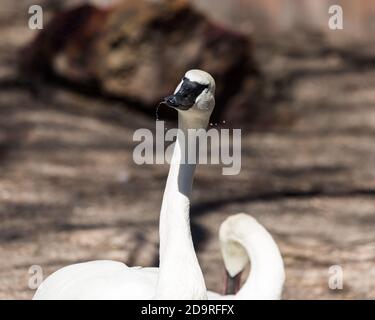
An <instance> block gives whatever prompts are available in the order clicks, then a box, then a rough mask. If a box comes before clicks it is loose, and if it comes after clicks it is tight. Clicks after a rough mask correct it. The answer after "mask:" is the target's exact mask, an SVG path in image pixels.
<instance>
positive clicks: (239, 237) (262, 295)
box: [209, 213, 285, 300]
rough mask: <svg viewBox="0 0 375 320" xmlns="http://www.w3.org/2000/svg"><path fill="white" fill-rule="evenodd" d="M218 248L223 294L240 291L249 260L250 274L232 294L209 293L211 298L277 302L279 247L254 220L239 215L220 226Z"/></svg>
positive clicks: (281, 280)
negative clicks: (224, 278)
mask: <svg viewBox="0 0 375 320" xmlns="http://www.w3.org/2000/svg"><path fill="white" fill-rule="evenodd" d="M219 237H220V246H221V252H222V255H223V259H224V265H225V269H226V272H227V283H226V291H227V292H231V293H235V292H236V291H237V290H238V289H239V280H240V276H241V273H242V271H243V269H244V268H245V266H246V265H247V263H248V262H249V260H250V261H251V272H250V275H249V277H248V278H247V280H246V282H245V283H244V285H243V286H242V288H241V289H240V290H239V291H238V293H237V294H235V295H223V296H222V295H219V294H217V293H209V298H210V299H248V300H278V299H280V298H281V293H282V290H283V285H284V281H285V271H284V263H283V260H282V257H281V254H280V251H279V248H278V246H277V244H276V243H275V241H274V240H273V238H272V237H271V235H270V234H269V233H268V232H267V230H266V229H265V228H264V227H263V226H262V225H260V224H259V223H258V222H257V221H256V220H255V219H254V218H253V217H251V216H249V215H246V214H244V213H239V214H236V215H234V216H231V217H229V218H227V219H226V220H225V221H224V222H223V223H222V224H221V226H220V232H219Z"/></svg>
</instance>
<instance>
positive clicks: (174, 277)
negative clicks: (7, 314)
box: [34, 70, 215, 299]
mask: <svg viewBox="0 0 375 320" xmlns="http://www.w3.org/2000/svg"><path fill="white" fill-rule="evenodd" d="M214 94H215V81H214V79H213V78H212V76H211V75H210V74H208V73H207V72H204V71H201V70H190V71H188V72H187V73H186V74H185V76H184V78H183V79H182V81H181V82H180V84H179V85H178V87H177V88H176V90H175V92H174V94H173V95H171V96H169V97H167V98H165V103H166V104H167V105H169V106H170V107H173V108H175V109H176V110H177V111H178V126H179V129H180V130H179V132H178V134H177V139H176V143H175V147H174V151H173V155H172V159H171V164H170V169H169V174H168V179H167V183H166V187H165V191H164V196H163V202H162V207H161V212H160V226H159V233H160V266H159V269H157V268H141V267H133V268H130V267H128V266H126V265H125V264H123V263H121V262H116V261H91V262H85V263H78V264H74V265H70V266H67V267H65V268H62V269H60V270H58V271H56V272H55V273H53V274H52V275H50V276H49V277H48V278H47V279H46V280H45V281H44V282H43V283H42V284H41V285H40V286H39V288H38V290H37V291H36V293H35V295H34V299H153V298H156V299H206V298H207V290H206V286H205V282H204V279H203V275H202V271H201V269H200V266H199V263H198V260H197V256H196V254H195V250H194V247H193V242H192V237H191V232H190V220H189V206H190V200H189V197H190V193H191V188H192V182H193V176H194V171H195V164H189V163H188V161H186V159H187V152H185V151H186V150H187V149H186V148H192V147H194V148H195V143H194V146H192V145H191V146H189V145H188V143H186V144H185V139H184V137H187V132H188V130H189V129H206V128H207V126H208V122H209V118H210V115H211V113H212V110H213V108H214V106H215V98H214ZM187 140H188V141H189V143H192V144H193V141H192V140H191V139H187Z"/></svg>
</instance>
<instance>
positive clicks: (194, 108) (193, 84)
mask: <svg viewBox="0 0 375 320" xmlns="http://www.w3.org/2000/svg"><path fill="white" fill-rule="evenodd" d="M164 103H166V104H167V105H168V106H169V107H171V108H175V109H176V110H178V111H179V112H187V111H188V112H189V113H195V114H204V115H208V116H210V115H211V113H212V110H213V109H214V106H215V80H214V78H213V77H212V76H211V75H210V74H209V73H207V72H205V71H203V70H197V69H194V70H189V71H188V72H186V74H185V76H184V77H183V78H182V80H181V82H180V83H179V85H178V86H177V88H176V90H175V92H174V93H173V94H172V95H170V96H168V97H166V98H164Z"/></svg>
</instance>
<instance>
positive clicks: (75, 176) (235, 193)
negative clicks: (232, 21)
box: [0, 12, 375, 299]
mask: <svg viewBox="0 0 375 320" xmlns="http://www.w3.org/2000/svg"><path fill="white" fill-rule="evenodd" d="M1 16H2V25H1V28H0V39H1V42H0V219H1V220H0V221H1V223H0V298H2V299H29V298H31V297H32V295H33V292H34V291H33V290H31V289H29V288H28V278H29V276H30V274H28V270H29V267H30V266H31V265H40V266H42V267H43V271H44V274H45V275H48V274H50V273H51V272H53V271H55V270H57V269H58V268H60V267H62V266H64V265H68V264H72V263H76V262H80V261H86V260H94V259H115V260H120V261H124V262H126V263H127V264H129V265H143V266H154V265H157V262H158V215H159V209H160V204H161V197H162V192H163V188H164V183H165V179H166V174H167V170H168V167H167V166H160V165H159V166H158V165H147V166H136V165H135V164H134V162H133V160H132V150H133V147H134V146H135V144H134V142H133V141H132V135H133V132H134V130H136V129H138V128H139V127H149V128H153V127H154V124H155V122H154V119H150V118H147V117H146V116H145V115H142V114H139V113H137V112H135V111H134V110H133V109H132V108H131V106H127V105H124V104H122V103H120V102H113V101H109V100H105V99H98V98H91V97H89V96H83V95H80V94H78V93H76V92H71V91H70V90H68V89H64V88H62V87H59V86H56V85H53V84H46V83H44V84H43V85H42V86H41V88H42V89H39V90H38V91H37V92H35V91H31V90H30V89H29V87H28V86H24V85H21V84H20V83H17V82H16V81H14V75H15V68H14V60H15V52H16V51H17V49H18V48H19V47H20V46H21V45H22V44H23V43H25V42H26V41H27V40H28V39H30V37H31V36H32V32H31V31H27V28H26V26H25V25H24V24H23V23H22V19H20V20H15V22H14V23H4V21H6V17H8V13H7V12H1ZM8 21H9V19H8ZM271 40H272V41H269V42H268V41H259V43H258V45H257V59H258V61H259V63H260V64H261V66H262V69H263V72H264V74H265V76H266V78H267V79H268V80H267V81H269V87H270V90H276V91H277V90H279V91H281V92H282V94H281V96H279V97H276V98H275V99H273V101H272V100H270V102H269V103H270V104H271V103H273V104H277V112H278V114H279V117H280V119H284V118H285V119H287V120H285V121H281V122H284V123H283V125H277V126H276V125H272V126H267V128H264V129H263V130H256V131H251V132H250V131H247V130H244V132H243V137H242V147H243V148H242V171H241V174H240V175H238V176H222V175H221V168H220V167H218V166H201V167H199V168H198V171H197V176H196V180H195V185H194V194H193V200H192V203H193V206H192V210H191V211H192V227H193V233H194V240H195V243H196V247H197V251H198V257H199V261H200V263H201V266H202V269H203V272H204V275H205V279H206V282H207V286H208V288H210V289H214V290H220V289H221V287H222V275H223V264H222V259H221V255H220V251H219V243H218V236H217V233H218V229H219V226H220V223H221V222H222V221H223V220H224V219H225V218H226V217H227V216H229V215H231V214H234V213H237V212H247V213H250V214H252V215H253V216H254V217H256V218H257V219H258V220H259V221H260V222H261V223H262V224H264V226H265V227H266V228H267V229H268V230H269V231H270V232H271V233H272V235H273V236H274V238H275V239H276V241H277V243H278V244H279V246H280V249H281V252H282V255H283V257H284V261H285V266H286V274H287V279H286V284H285V290H284V294H283V298H284V299H347V298H354V299H362V298H365V299H373V298H375V197H374V195H375V171H374V169H373V166H374V163H375V144H374V134H375V108H374V106H375V63H374V60H375V51H374V50H372V49H373V48H372V47H370V46H369V45H368V46H366V47H364V46H363V47H357V48H362V49H361V50H359V49H358V51H360V52H361V56H356V55H355V54H354V53H353V52H354V51H355V49H356V47H354V48H352V51H345V50H339V49H337V48H335V47H333V46H332V47H331V46H330V44H327V43H325V42H324V41H322V40H321V39H318V38H314V37H312V38H308V39H305V38H302V39H300V38H298V37H295V38H278V39H271ZM355 52H357V51H355ZM272 95H273V94H271V96H272ZM265 107H267V105H266V106H265ZM265 112H267V110H265ZM227 126H230V124H227ZM332 265H340V266H341V267H342V268H343V271H344V289H343V290H331V289H329V287H328V278H329V273H328V269H329V267H330V266H332Z"/></svg>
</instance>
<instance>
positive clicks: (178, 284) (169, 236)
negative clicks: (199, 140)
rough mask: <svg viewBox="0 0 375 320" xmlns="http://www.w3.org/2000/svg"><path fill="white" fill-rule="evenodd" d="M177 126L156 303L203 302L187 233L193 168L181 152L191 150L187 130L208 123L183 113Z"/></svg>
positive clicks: (161, 229)
mask: <svg viewBox="0 0 375 320" xmlns="http://www.w3.org/2000/svg"><path fill="white" fill-rule="evenodd" d="M178 123H179V129H180V130H179V133H178V135H177V139H176V144H175V147H174V151H173V155H172V159H171V164H170V169H169V174H168V179H167V184H166V187H165V191H164V196H163V203H162V207H161V212H160V226H159V232H160V267H159V278H158V284H157V288H156V299H206V298H207V293H206V286H205V282H204V278H203V275H202V271H201V269H200V266H199V263H198V259H197V256H196V254H195V250H194V246H193V241H192V236H191V231H190V217H189V208H190V194H191V189H192V183H193V178H194V171H195V167H196V165H195V164H188V161H187V152H184V149H185V150H187V149H186V148H190V147H191V144H190V146H189V145H188V141H187V140H188V139H187V136H188V135H187V130H188V129H200V128H204V129H205V128H206V127H207V124H208V119H201V118H197V117H194V116H193V115H191V114H190V115H189V112H186V111H185V112H181V113H180V114H179V121H178ZM185 138H186V139H185ZM191 142H192V141H190V143H191ZM194 147H195V146H194Z"/></svg>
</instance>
